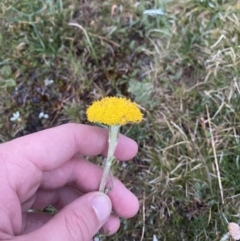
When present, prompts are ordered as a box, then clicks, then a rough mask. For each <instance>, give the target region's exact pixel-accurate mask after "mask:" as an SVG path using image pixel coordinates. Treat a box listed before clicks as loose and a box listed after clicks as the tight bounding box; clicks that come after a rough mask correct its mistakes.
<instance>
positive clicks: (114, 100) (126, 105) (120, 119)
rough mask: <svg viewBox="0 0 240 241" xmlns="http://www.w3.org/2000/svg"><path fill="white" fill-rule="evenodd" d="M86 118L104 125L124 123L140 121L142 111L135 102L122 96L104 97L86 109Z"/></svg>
mask: <svg viewBox="0 0 240 241" xmlns="http://www.w3.org/2000/svg"><path fill="white" fill-rule="evenodd" d="M87 116H88V120H89V121H91V122H99V123H102V124H105V125H109V126H112V125H125V124H127V123H135V122H140V121H141V120H142V113H141V112H140V110H139V108H138V107H137V105H136V103H134V102H131V101H130V100H127V99H126V98H122V97H105V98H103V99H101V100H99V101H95V102H94V103H93V104H92V105H91V106H90V107H89V108H88V109H87Z"/></svg>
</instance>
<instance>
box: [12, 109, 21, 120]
mask: <svg viewBox="0 0 240 241" xmlns="http://www.w3.org/2000/svg"><path fill="white" fill-rule="evenodd" d="M17 120H18V121H20V120H21V118H20V113H19V111H16V112H15V113H13V115H12V117H11V118H10V121H17Z"/></svg>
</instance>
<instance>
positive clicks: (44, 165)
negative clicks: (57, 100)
mask: <svg viewBox="0 0 240 241" xmlns="http://www.w3.org/2000/svg"><path fill="white" fill-rule="evenodd" d="M107 147H108V131H107V130H106V129H103V128H99V127H95V126H88V125H82V124H65V125H62V126H59V127H55V128H51V129H48V130H44V131H40V132H37V133H34V134H30V135H28V136H25V137H21V138H18V139H15V140H13V141H10V142H7V143H4V144H2V146H1V148H2V150H4V151H5V152H6V151H7V152H10V153H11V159H12V161H13V160H14V159H18V160H19V159H25V160H28V161H31V162H32V163H33V164H35V165H36V166H37V167H38V168H39V169H40V170H42V171H51V170H53V169H55V168H57V167H59V166H61V165H62V164H63V163H65V162H67V161H68V160H70V159H71V158H72V157H73V156H74V155H77V154H81V155H87V156H92V155H99V154H103V155H105V154H106V153H107ZM137 149H138V147H137V144H136V142H135V141H133V140H132V139H130V138H128V137H126V136H123V135H119V140H118V145H117V148H116V151H115V156H116V158H117V159H119V160H128V159H131V158H133V157H134V156H135V155H136V153H137ZM8 156H9V155H8Z"/></svg>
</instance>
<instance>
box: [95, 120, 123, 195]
mask: <svg viewBox="0 0 240 241" xmlns="http://www.w3.org/2000/svg"><path fill="white" fill-rule="evenodd" d="M119 128H120V125H114V126H110V127H109V137H108V154H107V159H106V162H105V166H104V170H103V176H102V179H101V183H100V187H99V191H100V192H105V187H106V182H107V178H108V176H109V173H110V169H111V165H112V162H113V160H114V159H115V157H114V152H115V149H116V146H117V141H118V133H119Z"/></svg>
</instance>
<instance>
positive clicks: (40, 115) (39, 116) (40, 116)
mask: <svg viewBox="0 0 240 241" xmlns="http://www.w3.org/2000/svg"><path fill="white" fill-rule="evenodd" d="M42 118H43V119H48V118H49V115H48V114H45V113H44V112H40V113H39V115H38V119H42Z"/></svg>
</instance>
